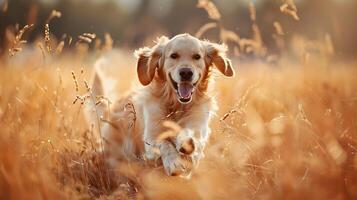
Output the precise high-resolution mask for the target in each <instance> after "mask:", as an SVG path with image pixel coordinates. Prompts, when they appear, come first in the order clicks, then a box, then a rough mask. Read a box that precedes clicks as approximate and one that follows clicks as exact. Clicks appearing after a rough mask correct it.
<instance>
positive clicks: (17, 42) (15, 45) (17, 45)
mask: <svg viewBox="0 0 357 200" xmlns="http://www.w3.org/2000/svg"><path fill="white" fill-rule="evenodd" d="M31 27H33V24H30V25H25V26H24V27H23V28H22V29H20V30H19V32H18V33H17V34H16V36H15V39H14V41H13V42H12V46H11V48H10V49H9V56H10V57H12V56H14V55H15V53H17V52H20V51H21V50H22V48H21V45H22V44H25V43H26V42H27V41H26V40H23V39H22V37H23V35H24V33H25V32H26V31H28V30H29V29H30V28H31Z"/></svg>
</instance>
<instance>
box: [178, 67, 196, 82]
mask: <svg viewBox="0 0 357 200" xmlns="http://www.w3.org/2000/svg"><path fill="white" fill-rule="evenodd" d="M179 74H180V77H181V81H192V76H193V72H192V70H191V69H190V68H182V69H180V71H179Z"/></svg>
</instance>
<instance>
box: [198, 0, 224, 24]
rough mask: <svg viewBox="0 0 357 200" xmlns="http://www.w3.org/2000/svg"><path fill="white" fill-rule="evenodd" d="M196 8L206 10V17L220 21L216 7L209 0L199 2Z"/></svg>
mask: <svg viewBox="0 0 357 200" xmlns="http://www.w3.org/2000/svg"><path fill="white" fill-rule="evenodd" d="M197 7H198V8H203V9H205V10H206V12H207V14H208V17H209V18H210V19H213V20H219V19H221V14H220V13H219V11H218V9H217V7H216V5H214V3H213V2H211V1H209V0H199V1H198V4H197Z"/></svg>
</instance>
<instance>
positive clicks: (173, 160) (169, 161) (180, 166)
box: [162, 153, 192, 176]
mask: <svg viewBox="0 0 357 200" xmlns="http://www.w3.org/2000/svg"><path fill="white" fill-rule="evenodd" d="M162 163H163V166H164V169H165V172H166V174H167V175H169V176H188V175H189V174H190V173H191V169H192V161H191V157H189V156H185V155H180V154H179V153H172V154H170V155H167V156H165V157H162Z"/></svg>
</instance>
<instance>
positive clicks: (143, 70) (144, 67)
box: [135, 36, 169, 86]
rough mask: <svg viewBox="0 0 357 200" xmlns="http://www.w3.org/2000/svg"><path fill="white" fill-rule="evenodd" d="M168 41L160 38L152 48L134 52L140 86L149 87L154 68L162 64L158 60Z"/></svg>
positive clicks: (163, 37)
mask: <svg viewBox="0 0 357 200" xmlns="http://www.w3.org/2000/svg"><path fill="white" fill-rule="evenodd" d="M168 40H169V39H168V38H167V37H165V36H162V37H161V38H159V39H158V40H157V41H156V45H155V46H153V47H152V48H148V47H144V48H140V49H138V50H136V51H135V56H136V57H137V58H138V63H137V73H138V77H139V81H140V83H141V84H142V85H144V86H145V85H149V84H150V83H151V81H152V80H153V78H154V76H155V72H156V68H158V67H159V64H160V63H162V62H160V59H161V57H162V54H163V50H164V47H165V45H166V43H167V42H168Z"/></svg>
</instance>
